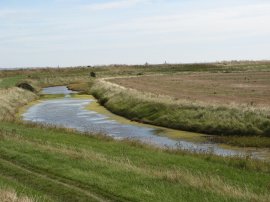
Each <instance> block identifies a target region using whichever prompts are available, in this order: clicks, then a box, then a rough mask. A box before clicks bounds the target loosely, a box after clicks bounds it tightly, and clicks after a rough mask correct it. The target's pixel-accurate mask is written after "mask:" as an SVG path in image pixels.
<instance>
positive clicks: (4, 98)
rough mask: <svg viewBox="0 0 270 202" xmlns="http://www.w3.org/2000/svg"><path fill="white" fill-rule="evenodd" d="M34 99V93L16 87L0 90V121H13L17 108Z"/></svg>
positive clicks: (35, 97)
mask: <svg viewBox="0 0 270 202" xmlns="http://www.w3.org/2000/svg"><path fill="white" fill-rule="evenodd" d="M35 99H37V96H36V95H35V94H34V93H32V92H29V91H27V90H23V89H20V88H17V87H13V88H8V89H0V120H13V119H14V118H15V114H16V113H17V110H18V108H19V107H22V106H23V105H26V104H27V103H29V102H30V101H33V100H35Z"/></svg>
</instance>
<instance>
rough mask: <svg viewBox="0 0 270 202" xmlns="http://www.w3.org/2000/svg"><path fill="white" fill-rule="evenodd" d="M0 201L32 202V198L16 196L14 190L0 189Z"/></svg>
mask: <svg viewBox="0 0 270 202" xmlns="http://www.w3.org/2000/svg"><path fill="white" fill-rule="evenodd" d="M0 201H1V202H33V201H34V200H33V199H31V198H28V197H25V196H24V197H21V196H18V195H17V193H16V192H15V191H14V190H9V189H0Z"/></svg>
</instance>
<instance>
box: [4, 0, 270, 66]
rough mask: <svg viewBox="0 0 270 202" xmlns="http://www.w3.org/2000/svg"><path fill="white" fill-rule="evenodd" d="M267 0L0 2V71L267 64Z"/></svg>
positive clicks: (269, 38) (269, 37)
mask: <svg viewBox="0 0 270 202" xmlns="http://www.w3.org/2000/svg"><path fill="white" fill-rule="evenodd" d="M269 23H270V1H269V0H237V1H235V0H226V1H217V0H99V1H97V0H92V1H91V0H88V1H87V0H23V1H22V0H0V68H10V67H47V66H51V67H56V66H61V67H62V66H79V65H104V64H144V63H146V62H148V63H150V64H154V63H155V64H156V63H164V62H165V61H167V63H193V62H215V61H223V60H262V59H270V55H269V50H270V26H269Z"/></svg>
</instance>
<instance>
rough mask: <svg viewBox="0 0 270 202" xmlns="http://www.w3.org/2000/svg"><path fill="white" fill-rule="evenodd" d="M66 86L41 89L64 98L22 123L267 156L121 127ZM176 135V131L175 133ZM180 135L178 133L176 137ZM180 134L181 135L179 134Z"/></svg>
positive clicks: (36, 109) (34, 109) (43, 104)
mask: <svg viewBox="0 0 270 202" xmlns="http://www.w3.org/2000/svg"><path fill="white" fill-rule="evenodd" d="M76 93H77V92H75V91H70V90H68V89H67V87H66V86H56V87H49V88H44V89H43V91H42V94H50V95H53V94H55V95H59V94H61V95H64V96H63V97H61V98H55V99H47V100H41V101H40V102H39V103H38V104H35V105H33V106H30V107H29V108H28V110H27V111H26V112H25V113H24V114H23V115H22V118H23V120H24V121H30V122H36V123H41V124H50V125H56V126H61V127H66V128H73V129H76V130H78V131H80V132H94V133H103V134H107V135H109V136H112V137H114V138H116V139H124V138H129V139H135V140H140V141H142V142H144V143H149V144H153V145H156V146H161V147H168V148H180V149H184V150H189V151H193V152H201V153H203V152H211V153H214V154H217V155H222V156H233V155H238V156H245V155H247V154H248V155H250V156H252V157H253V158H259V159H265V158H266V156H268V155H269V151H268V150H267V151H266V150H256V149H251V148H249V149H244V148H231V147H228V148H227V147H226V148H225V147H223V146H220V145H218V144H215V143H201V142H192V141H188V140H185V139H184V138H183V139H177V140H176V139H172V138H169V137H166V135H167V134H166V133H167V132H168V131H169V130H170V129H166V128H162V127H155V126H151V125H146V124H132V123H131V122H130V123H128V122H126V123H122V122H119V121H118V120H117V119H113V118H112V117H110V116H107V115H106V114H102V113H99V112H97V111H94V110H89V109H87V106H89V105H91V104H93V103H94V102H96V101H95V100H94V99H93V98H76V96H75V98H74V97H72V96H71V95H72V94H76ZM176 132H177V131H176ZM180 132H182V131H179V133H180ZM182 133H183V132H182Z"/></svg>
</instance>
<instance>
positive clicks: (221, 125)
mask: <svg viewBox="0 0 270 202" xmlns="http://www.w3.org/2000/svg"><path fill="white" fill-rule="evenodd" d="M89 92H90V93H92V94H93V95H94V96H95V97H96V98H97V99H98V100H99V102H100V103H101V104H102V105H104V106H105V107H106V108H108V109H109V110H111V111H112V112H114V113H116V114H118V115H121V116H124V117H127V118H129V119H132V120H135V121H140V122H144V123H149V124H153V125H159V126H164V127H169V128H174V129H180V130H186V131H192V132H200V133H206V134H214V135H237V136H244V135H245V136H254V135H256V136H268V137H270V111H269V110H266V109H255V108H252V107H242V106H214V105H205V104H200V103H191V102H188V101H174V100H173V99H170V98H166V97H162V96H161V97H159V96H156V95H153V94H150V93H142V92H138V91H136V90H133V89H127V88H124V87H122V86H118V85H116V84H112V83H110V82H108V81H106V80H98V81H96V82H95V83H94V84H93V86H92V87H91V89H90V91H89Z"/></svg>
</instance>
